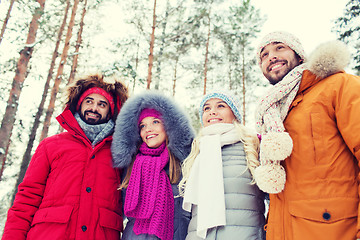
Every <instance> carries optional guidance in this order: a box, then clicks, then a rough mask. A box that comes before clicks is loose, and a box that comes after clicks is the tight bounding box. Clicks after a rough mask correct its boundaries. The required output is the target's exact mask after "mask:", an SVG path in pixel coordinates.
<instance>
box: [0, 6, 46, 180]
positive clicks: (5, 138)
mask: <svg viewBox="0 0 360 240" xmlns="http://www.w3.org/2000/svg"><path fill="white" fill-rule="evenodd" d="M36 3H37V4H36V7H35V11H34V14H33V18H32V20H31V22H30V25H29V32H28V36H27V40H26V44H25V46H24V48H23V49H22V50H21V52H20V57H19V60H18V63H17V69H16V74H15V77H14V79H13V84H12V89H11V90H10V96H9V100H8V102H7V107H6V112H5V114H4V116H3V120H2V123H1V128H0V164H1V166H0V179H1V176H2V173H3V170H4V165H5V161H6V150H7V149H8V147H9V144H10V136H11V132H12V129H13V126H14V122H15V118H16V112H17V108H18V100H19V97H20V94H21V90H22V85H23V83H24V81H25V78H26V75H27V66H28V63H29V61H30V58H31V56H32V52H33V50H34V46H35V45H36V33H37V30H38V27H39V19H40V17H41V16H42V14H43V13H44V8H45V0H38V1H37V2H36Z"/></svg>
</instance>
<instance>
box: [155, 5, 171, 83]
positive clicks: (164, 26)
mask: <svg viewBox="0 0 360 240" xmlns="http://www.w3.org/2000/svg"><path fill="white" fill-rule="evenodd" d="M169 11H170V10H169V0H167V1H166V12H165V18H164V19H163V20H162V33H161V46H160V51H159V57H158V58H157V59H158V61H157V67H156V79H155V89H159V87H160V78H161V56H162V55H163V53H164V49H165V34H166V26H167V21H168V17H169Z"/></svg>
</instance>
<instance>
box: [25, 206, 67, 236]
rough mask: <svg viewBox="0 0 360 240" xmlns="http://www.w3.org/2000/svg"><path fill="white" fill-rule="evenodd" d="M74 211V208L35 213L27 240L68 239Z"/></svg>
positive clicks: (57, 208)
mask: <svg viewBox="0 0 360 240" xmlns="http://www.w3.org/2000/svg"><path fill="white" fill-rule="evenodd" d="M72 211H73V207H72V206H61V207H49V208H42V209H39V210H38V211H37V212H36V213H35V216H34V219H33V221H32V223H31V228H30V230H29V233H28V235H27V239H52V240H64V239H67V236H68V233H67V231H68V225H69V221H70V217H71V214H72Z"/></svg>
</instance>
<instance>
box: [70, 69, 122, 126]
mask: <svg viewBox="0 0 360 240" xmlns="http://www.w3.org/2000/svg"><path fill="white" fill-rule="evenodd" d="M93 87H98V88H102V89H104V90H105V91H106V92H108V93H110V94H111V95H112V96H116V97H114V102H115V111H114V114H113V117H112V119H113V120H114V121H115V119H116V116H117V115H118V112H119V108H121V106H122V105H123V104H124V103H125V101H126V100H127V98H128V89H127V87H126V86H125V85H124V84H123V83H122V82H120V81H118V80H117V79H115V78H106V77H104V76H103V75H102V74H99V73H98V74H93V75H89V76H85V77H82V78H79V79H77V80H76V81H74V82H72V83H71V84H70V85H69V87H68V88H67V95H66V105H67V106H68V107H69V109H70V111H71V112H72V113H73V114H74V113H75V112H76V105H77V103H78V101H79V98H80V96H81V95H82V94H83V93H84V92H85V91H86V90H87V89H89V88H93Z"/></svg>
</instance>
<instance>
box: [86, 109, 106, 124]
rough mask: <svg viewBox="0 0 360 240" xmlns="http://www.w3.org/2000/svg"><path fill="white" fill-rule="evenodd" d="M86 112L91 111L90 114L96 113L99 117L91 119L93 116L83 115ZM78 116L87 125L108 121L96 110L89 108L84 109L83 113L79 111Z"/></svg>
mask: <svg viewBox="0 0 360 240" xmlns="http://www.w3.org/2000/svg"><path fill="white" fill-rule="evenodd" d="M87 113H92V114H96V115H98V116H99V119H98V120H96V119H93V118H88V119H86V118H85V116H86V114H87ZM80 118H81V119H82V120H83V121H84V122H85V123H87V124H89V125H98V124H103V123H106V122H107V121H108V119H107V118H104V119H102V116H101V114H100V113H98V112H93V111H90V110H86V111H84V113H82V112H80Z"/></svg>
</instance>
